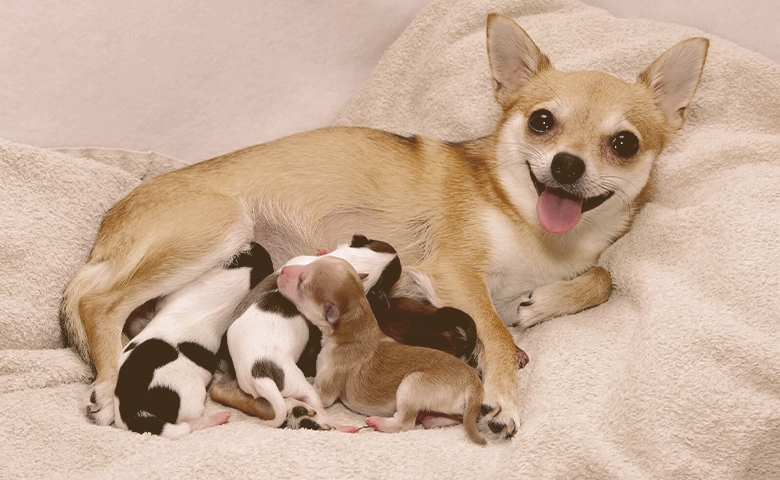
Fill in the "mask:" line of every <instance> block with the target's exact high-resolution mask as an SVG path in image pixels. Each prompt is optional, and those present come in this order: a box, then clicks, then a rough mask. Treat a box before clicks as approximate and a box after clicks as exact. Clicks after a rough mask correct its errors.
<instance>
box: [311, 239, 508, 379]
mask: <svg viewBox="0 0 780 480" xmlns="http://www.w3.org/2000/svg"><path fill="white" fill-rule="evenodd" d="M349 246H350V247H351V248H363V249H367V250H366V252H371V251H373V252H377V254H380V253H383V254H387V255H386V256H384V257H379V256H378V257H377V258H384V259H385V261H386V263H385V265H384V270H383V271H382V273H381V275H379V280H378V281H376V282H375V283H373V286H370V288H369V289H368V291H367V293H366V296H367V297H368V303H369V304H370V305H371V310H372V311H373V313H374V315H375V316H376V319H377V321H378V322H379V328H381V329H382V332H384V334H385V335H387V336H389V337H390V338H392V339H394V340H396V341H398V342H400V343H403V344H405V345H415V346H421V347H429V348H435V349H436V350H441V351H443V352H446V353H449V354H451V355H454V356H456V357H459V358H461V359H462V360H463V361H468V362H472V361H473V362H475V361H476V355H477V327H476V325H475V324H474V320H473V319H472V318H471V317H470V316H469V315H468V314H466V313H465V312H463V311H461V310H458V309H456V308H452V307H441V308H437V307H434V306H433V305H431V304H430V303H428V302H425V301H423V300H420V299H416V298H408V297H397V298H390V291H391V290H392V288H393V286H395V284H396V282H398V280H399V278H400V277H401V271H402V266H401V262H400V259H398V254H397V252H396V250H395V249H394V248H393V247H392V246H391V245H390V244H388V243H386V242H383V241H381V240H373V239H369V238H368V237H366V236H365V235H354V236H353V237H352V240H351V242H350V244H349ZM358 251H359V250H358ZM328 252H329V251H328V250H327V249H320V250H319V254H320V255H323V254H327V253H328ZM366 254H367V253H366ZM342 258H343V257H342ZM347 260H349V259H347ZM350 263H352V265H353V266H355V268H357V269H358V270H360V268H359V267H357V266H356V264H355V262H350ZM378 266H379V267H381V265H378ZM364 284H365V280H364ZM369 285H370V283H369ZM321 336H322V334H321V333H320V331H319V329H318V328H316V327H314V326H311V328H310V331H309V344H308V345H307V347H306V349H305V350H304V353H303V355H302V356H301V358H300V359H299V360H298V365H299V367H301V370H303V371H304V373H306V375H307V376H312V377H313V376H314V375H315V374H316V369H315V362H316V359H317V354H319V351H320V339H321ZM518 350H519V349H518ZM473 364H474V365H475V363H473Z"/></svg>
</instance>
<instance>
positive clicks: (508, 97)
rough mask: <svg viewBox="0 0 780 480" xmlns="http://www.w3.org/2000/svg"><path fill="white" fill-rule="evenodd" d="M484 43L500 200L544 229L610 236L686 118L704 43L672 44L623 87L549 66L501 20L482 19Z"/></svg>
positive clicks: (622, 225)
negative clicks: (496, 109) (494, 108)
mask: <svg viewBox="0 0 780 480" xmlns="http://www.w3.org/2000/svg"><path fill="white" fill-rule="evenodd" d="M487 39H488V41H487V44H488V56H489V58H490V66H491V69H492V73H493V79H494V94H495V97H496V100H497V101H498V102H499V104H501V106H502V107H503V109H504V116H503V119H502V121H501V122H500V124H499V126H498V132H497V133H498V153H497V155H498V158H497V160H498V169H499V172H500V176H501V179H502V182H504V187H505V188H506V191H507V192H508V195H510V197H511V198H512V200H513V202H514V203H515V205H516V206H517V207H518V208H519V209H520V211H521V213H522V214H523V216H525V218H527V219H529V221H530V220H531V219H534V218H535V219H536V221H537V222H538V225H539V226H540V227H541V228H542V229H543V230H544V231H545V232H547V233H551V234H555V235H563V234H566V233H568V232H570V231H573V232H572V233H574V234H576V233H575V232H578V231H587V230H589V229H590V230H594V231H595V232H597V233H599V234H602V235H605V236H608V237H613V239H614V237H615V236H617V235H619V234H620V233H622V232H624V231H625V229H626V228H627V227H628V225H629V223H630V221H631V218H632V217H633V214H634V213H635V211H636V209H637V208H638V207H639V206H641V203H642V201H643V197H644V195H642V193H643V192H645V191H646V188H647V186H648V183H649V181H650V178H651V173H652V170H653V163H654V161H655V158H656V157H657V156H658V154H659V153H660V152H661V150H662V149H663V147H664V145H665V144H666V143H667V142H668V141H669V140H670V139H671V137H672V136H673V135H674V133H675V132H676V131H677V130H678V129H679V128H681V127H682V125H683V123H684V121H685V119H686V118H687V115H688V111H689V104H690V101H691V99H692V97H693V95H694V93H695V91H696V87H697V86H698V84H699V79H700V77H701V72H702V68H703V67H704V61H705V58H706V55H707V48H708V45H709V42H708V40H707V39H704V38H691V39H688V40H685V41H682V42H680V43H678V44H677V45H675V46H674V47H672V48H670V49H669V50H668V51H667V52H666V53H664V54H663V55H661V56H660V57H659V58H658V59H657V60H656V61H655V62H653V63H652V64H651V65H650V66H649V67H648V68H647V69H646V70H645V71H644V72H642V73H641V74H639V76H638V78H637V80H636V82H634V83H626V82H624V81H621V80H619V79H617V78H615V77H613V76H611V75H608V74H606V73H602V72H594V71H579V72H561V71H559V70H556V69H555V68H554V67H553V66H552V63H551V62H550V60H549V59H548V58H547V56H545V55H544V54H543V53H542V52H541V51H540V50H539V48H538V47H537V46H536V44H534V42H533V41H532V40H531V38H530V37H529V36H528V34H526V33H525V31H523V29H522V28H520V26H518V25H517V23H515V22H514V21H513V20H512V19H510V18H508V17H505V16H502V15H496V14H491V15H490V16H489V17H488V28H487ZM531 223H533V222H531ZM575 229H576V230H575Z"/></svg>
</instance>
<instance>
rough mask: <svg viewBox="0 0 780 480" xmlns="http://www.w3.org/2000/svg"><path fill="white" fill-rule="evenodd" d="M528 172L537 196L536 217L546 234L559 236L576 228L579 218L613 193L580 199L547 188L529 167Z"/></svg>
mask: <svg viewBox="0 0 780 480" xmlns="http://www.w3.org/2000/svg"><path fill="white" fill-rule="evenodd" d="M528 172H529V173H530V174H531V180H532V181H533V183H534V187H535V188H536V193H537V194H538V195H539V200H538V201H537V203H536V215H537V217H538V219H539V223H540V224H541V225H542V228H544V229H545V230H546V231H547V232H549V233H553V234H555V235H561V234H564V233H566V232H568V231H569V230H571V229H572V228H574V227H576V226H577V224H578V223H579V221H580V217H581V216H582V214H583V213H585V212H587V211H588V210H593V209H594V208H596V207H598V206H599V205H601V204H602V203H604V202H605V201H607V200H608V199H609V198H610V197H611V196H612V195H614V194H615V192H614V191H608V192H606V193H604V194H602V195H599V196H596V197H588V198H582V197H578V196H577V195H574V194H573V193H570V192H567V191H566V190H563V189H562V188H554V187H548V186H547V185H545V184H544V183H542V182H540V181H539V179H538V178H536V175H534V172H533V170H532V169H531V165H530V164H529V165H528Z"/></svg>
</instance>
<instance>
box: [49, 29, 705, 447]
mask: <svg viewBox="0 0 780 480" xmlns="http://www.w3.org/2000/svg"><path fill="white" fill-rule="evenodd" d="M487 48H488V58H489V60H490V66H491V70H492V74H493V79H494V82H493V83H494V85H493V87H494V94H495V98H496V100H497V101H498V103H499V104H501V106H502V107H503V111H504V113H503V115H502V116H501V118H500V119H499V121H498V123H497V125H496V128H495V131H494V132H493V133H492V134H490V135H489V136H487V137H484V138H480V139H476V140H472V141H467V142H463V143H450V142H442V141H438V140H433V139H429V138H423V137H401V136H398V135H395V134H392V133H388V132H383V131H378V130H372V129H368V128H327V129H323V130H317V131H313V132H307V133H302V134H298V135H293V136H290V137H286V138H282V139H279V140H276V141H273V142H270V143H267V144H263V145H258V146H254V147H250V148H247V149H244V150H241V151H238V152H234V153H230V154H227V155H225V156H222V157H218V158H215V159H212V160H209V161H205V162H202V163H198V164H195V165H191V166H188V167H186V168H183V169H180V170H177V171H174V172H170V173H167V174H164V175H160V176H158V177H156V178H152V179H150V180H148V181H146V182H144V183H142V184H141V185H139V186H138V187H137V188H136V189H135V190H133V191H132V192H131V193H130V194H129V195H127V196H126V197H125V198H123V199H122V200H121V201H119V202H118V203H117V204H116V205H115V206H114V207H113V208H112V209H111V210H110V211H109V212H108V213H107V214H106V216H105V218H104V219H103V223H102V225H101V228H100V231H99V233H98V235H97V238H96V240H95V245H94V247H93V249H92V252H91V254H90V256H89V259H88V260H87V263H86V265H84V266H83V267H82V268H81V269H80V270H79V271H78V272H77V273H76V274H75V276H74V277H73V279H71V281H70V282H69V284H68V285H67V287H66V289H65V292H64V297H63V302H62V308H61V324H62V328H63V332H64V336H65V338H66V341H67V342H68V343H69V344H70V345H72V346H73V347H74V348H75V349H76V350H77V351H78V352H79V354H80V355H81V356H82V357H83V358H84V359H85V360H86V361H88V362H89V361H91V362H94V367H95V370H96V372H97V377H96V379H95V383H94V388H93V390H92V392H91V396H90V400H91V404H90V405H89V406H88V407H87V408H88V415H89V417H90V418H91V419H92V420H93V421H95V422H96V423H99V424H103V425H105V424H110V423H111V422H112V421H113V416H114V413H113V412H114V408H113V405H112V402H113V398H114V386H115V384H116V378H117V370H118V360H119V354H120V352H121V350H122V341H123V339H122V327H123V325H124V324H125V321H126V319H127V318H128V316H129V315H131V313H132V312H133V310H134V309H135V308H137V307H139V306H141V305H143V304H144V303H145V302H147V301H149V300H150V299H154V298H157V297H163V296H166V295H169V294H171V293H172V292H175V291H177V290H179V289H180V288H182V287H183V286H184V285H186V284H188V283H189V282H191V281H192V280H193V279H195V278H197V277H198V276H200V275H202V274H203V273H204V272H206V271H208V270H209V269H212V268H214V267H215V266H217V265H220V264H224V263H225V262H228V261H229V260H230V259H231V257H233V256H234V255H236V253H237V252H240V251H243V250H246V248H247V247H248V245H249V242H250V241H252V240H254V241H256V242H257V243H259V244H260V245H262V246H263V247H265V249H266V250H268V252H269V253H270V254H271V257H272V259H273V262H274V264H276V265H281V264H284V263H286V262H287V260H289V259H290V258H292V257H294V256H295V255H297V254H298V253H299V252H307V251H316V250H317V248H319V247H321V246H323V245H336V244H338V243H339V241H340V240H342V239H343V238H344V236H345V235H349V234H351V233H353V232H356V231H360V232H363V233H364V234H366V235H367V236H369V237H371V238H381V239H383V240H385V241H387V242H388V243H390V244H391V245H393V246H395V247H396V249H397V250H398V253H399V256H400V258H401V262H402V263H403V264H404V265H405V266H406V268H405V269H404V274H403V277H402V278H401V280H400V281H399V282H398V283H397V284H396V286H395V287H394V289H393V292H392V295H398V296H407V297H417V298H422V299H425V300H427V301H429V302H430V303H432V304H433V305H435V306H439V307H441V306H444V305H447V306H451V307H455V308H458V309H460V310H463V311H464V312H465V313H467V314H468V315H470V316H471V317H472V318H473V319H474V322H475V323H476V326H477V335H478V337H479V339H480V340H481V343H482V345H483V349H482V351H481V354H480V357H479V368H480V369H481V371H482V374H483V381H484V387H485V403H486V404H488V405H490V406H491V407H494V409H495V410H498V408H495V407H501V408H500V414H499V415H497V416H496V418H495V419H494V420H495V422H496V424H501V425H503V427H502V428H501V429H499V431H498V432H496V436H498V437H502V438H507V437H511V436H512V435H514V433H515V432H516V431H517V428H518V427H519V425H520V408H519V401H518V388H517V378H516V375H517V359H516V356H515V344H514V342H513V338H512V335H511V333H510V331H509V330H508V329H507V325H517V326H521V327H529V326H531V325H534V324H535V323H538V322H540V321H542V320H545V319H548V318H550V317H555V316H559V315H565V314H571V313H576V312H579V311H581V310H583V309H586V308H590V307H593V306H595V305H599V304H601V303H603V302H605V301H606V300H607V299H608V298H609V295H610V291H611V278H610V275H609V273H608V272H607V271H605V270H604V269H603V268H600V267H598V266H596V262H597V261H598V258H599V256H600V255H601V253H602V252H603V251H604V249H606V248H607V247H608V246H610V245H611V244H612V243H613V242H614V241H615V240H616V239H617V238H619V237H620V236H621V235H623V234H624V233H625V232H626V231H627V230H628V228H629V226H630V225H631V221H632V219H633V218H634V215H635V213H636V212H637V211H638V209H639V208H640V207H641V206H642V204H643V202H644V201H645V200H646V198H647V197H648V195H649V190H650V184H651V181H650V180H651V178H652V172H653V164H654V161H655V159H656V157H657V156H658V154H659V153H660V152H661V150H662V149H663V147H664V145H666V144H667V143H668V142H669V140H670V139H671V138H672V137H673V135H674V132H675V131H676V130H678V129H679V128H680V127H681V126H682V125H683V122H684V121H685V118H686V116H687V113H688V110H689V104H690V101H691V99H692V97H693V95H694V92H695V91H696V87H697V85H698V84H699V78H700V76H701V72H702V68H703V66H704V61H705V57H706V54H707V48H708V41H707V40H706V39H704V38H692V39H689V40H685V41H683V42H680V43H679V44H677V45H675V46H674V47H672V48H671V49H669V50H668V51H667V52H666V53H664V54H663V55H661V56H660V57H659V58H658V59H657V60H656V61H655V62H653V63H652V64H651V65H650V66H649V67H648V68H647V69H646V70H645V71H644V72H642V73H641V74H640V75H639V77H638V78H637V80H636V82H634V83H626V82H623V81H621V80H619V79H617V78H615V77H612V76H610V75H608V74H605V73H600V72H592V71H582V72H572V73H567V72H561V71H559V70H556V69H555V68H554V67H553V66H552V64H551V63H550V60H549V59H548V58H547V56H545V55H544V54H542V52H541V51H540V50H539V49H538V48H537V46H536V45H535V44H534V42H533V41H532V40H531V39H530V38H529V37H528V35H527V34H526V33H525V32H524V31H523V29H521V28H520V27H519V26H518V25H517V24H516V23H515V22H514V21H513V20H512V19H510V18H508V17H504V16H501V15H496V14H491V15H490V16H489V17H488V25H487ZM268 415H269V417H270V416H271V415H273V413H272V412H270V411H269V412H268Z"/></svg>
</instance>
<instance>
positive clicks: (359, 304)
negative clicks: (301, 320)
mask: <svg viewBox="0 0 780 480" xmlns="http://www.w3.org/2000/svg"><path fill="white" fill-rule="evenodd" d="M277 285H278V286H279V292H280V293H281V294H282V295H283V296H284V297H285V298H287V299H288V300H290V301H291V302H292V303H293V304H294V305H295V307H296V308H297V309H298V311H299V312H301V314H303V316H305V317H306V318H307V319H309V321H310V322H312V323H313V324H314V325H316V326H317V327H318V328H319V329H320V330H322V332H323V334H325V335H330V334H332V333H333V332H334V330H335V329H336V328H337V326H338V327H340V326H341V323H342V319H344V318H346V317H348V315H347V313H348V312H350V311H351V310H356V309H357V310H368V311H370V308H369V307H368V305H367V303H368V301H367V300H366V295H365V293H364V291H363V285H362V283H361V278H360V275H358V273H357V271H355V269H354V268H353V267H352V265H350V264H349V262H347V261H346V260H343V259H341V258H338V257H333V256H323V257H320V258H318V259H317V260H315V261H314V262H311V263H309V264H307V265H286V266H284V267H282V270H281V271H280V273H279V278H278V279H277Z"/></svg>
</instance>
